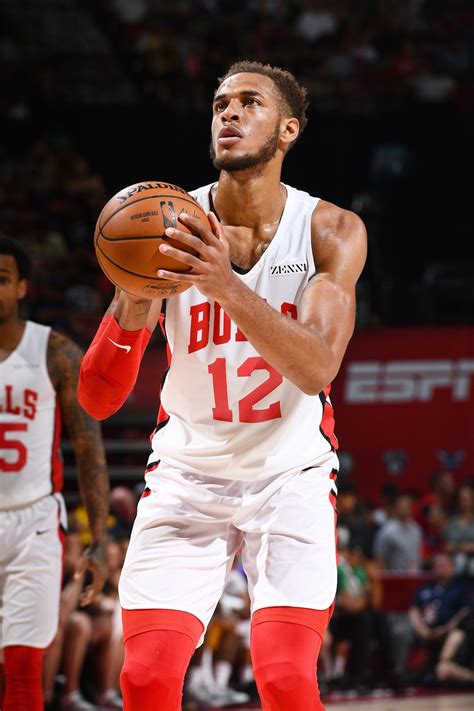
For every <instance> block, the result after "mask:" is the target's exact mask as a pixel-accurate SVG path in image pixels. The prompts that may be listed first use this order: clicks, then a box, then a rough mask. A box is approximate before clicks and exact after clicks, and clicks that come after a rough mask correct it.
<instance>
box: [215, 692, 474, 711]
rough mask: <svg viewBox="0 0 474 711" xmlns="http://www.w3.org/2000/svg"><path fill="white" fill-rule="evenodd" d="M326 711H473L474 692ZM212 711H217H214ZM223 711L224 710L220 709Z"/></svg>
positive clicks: (237, 710)
mask: <svg viewBox="0 0 474 711" xmlns="http://www.w3.org/2000/svg"><path fill="white" fill-rule="evenodd" d="M325 708H326V711H348V710H349V711H350V710H351V709H353V711H361V710H362V709H365V711H474V692H473V693H469V694H441V695H436V696H426V697H423V698H404V699H364V700H362V699H361V700H358V701H350V700H345V701H338V702H326V704H325ZM259 709H260V707H259V706H236V707H233V708H231V709H230V708H229V707H227V709H226V711H259ZM214 711H219V710H218V709H214ZM222 711H224V709H222Z"/></svg>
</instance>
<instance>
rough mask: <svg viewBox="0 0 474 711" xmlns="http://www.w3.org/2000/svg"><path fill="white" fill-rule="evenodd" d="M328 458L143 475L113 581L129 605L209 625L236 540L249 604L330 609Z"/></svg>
mask: <svg viewBox="0 0 474 711" xmlns="http://www.w3.org/2000/svg"><path fill="white" fill-rule="evenodd" d="M334 464H337V459H336V457H335V456H334V458H333V459H332V460H330V461H329V462H327V463H326V464H325V465H324V466H321V467H315V468H311V469H307V470H303V471H300V472H297V473H290V474H281V475H278V476H274V477H271V478H268V479H266V480H260V481H255V482H242V481H229V480H228V479H217V478H215V477H205V476H200V475H196V474H190V473H186V472H184V471H180V470H178V469H175V468H171V467H170V466H168V465H166V464H164V463H160V464H159V466H158V468H157V469H156V470H155V471H153V472H152V473H149V474H147V477H146V478H147V486H148V489H146V490H145V492H144V495H143V496H142V498H141V500H140V502H139V505H138V511H137V518H136V520H135V524H134V527H133V531H132V536H131V540H130V546H129V548H128V552H127V555H126V559H125V563H124V566H123V570H122V575H121V579H120V584H119V594H120V602H121V605H122V607H123V608H124V609H126V610H138V609H141V610H142V609H172V610H182V611H185V612H189V613H191V614H193V615H195V616H196V617H197V618H198V619H199V620H200V621H201V622H202V623H203V625H204V628H206V627H207V625H208V623H209V621H210V619H211V617H212V614H213V612H214V609H215V607H216V605H217V603H218V601H219V598H220V597H221V594H222V591H223V589H224V584H225V581H226V579H227V576H228V575H229V572H230V570H231V567H232V561H233V559H234V556H235V554H236V552H237V551H238V550H239V549H240V548H241V555H242V563H243V566H244V569H245V572H246V575H247V578H248V585H249V594H250V599H251V605H252V607H251V609H252V612H255V611H256V610H258V609H260V608H263V607H273V606H290V607H305V608H310V609H315V610H326V609H327V608H329V607H330V606H331V604H332V603H333V601H334V597H335V594H336V582H337V568H336V539H335V538H336V537H335V511H334V505H335V498H334V494H335V493H336V487H335V471H334V469H333V468H332V467H333V466H334Z"/></svg>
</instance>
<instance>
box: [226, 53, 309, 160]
mask: <svg viewBox="0 0 474 711" xmlns="http://www.w3.org/2000/svg"><path fill="white" fill-rule="evenodd" d="M242 72H245V73H250V74H263V76H265V77H268V78H269V79H271V80H272V82H273V83H274V84H275V86H276V88H277V89H278V91H279V92H280V96H281V99H282V108H283V113H284V114H286V115H288V116H291V117H292V118H296V119H298V121H299V124H300V130H299V133H298V137H297V138H296V139H295V141H293V143H292V144H291V145H292V146H293V145H294V144H295V142H296V141H297V140H298V138H299V137H300V136H301V134H302V133H303V131H304V128H305V126H306V124H307V123H308V118H307V116H306V110H307V108H308V106H309V101H308V92H307V90H306V89H305V88H304V86H301V84H299V83H298V82H297V81H296V79H295V77H294V76H293V74H291V72H288V71H287V70H286V69H280V67H272V66H271V64H262V63H261V62H253V61H248V60H245V61H242V62H235V63H234V64H232V65H231V66H230V67H229V69H228V70H227V72H226V73H225V75H224V76H223V77H219V78H218V80H217V81H218V82H219V85H220V84H222V82H223V81H225V80H226V79H228V78H229V77H232V76H234V74H241V73H242Z"/></svg>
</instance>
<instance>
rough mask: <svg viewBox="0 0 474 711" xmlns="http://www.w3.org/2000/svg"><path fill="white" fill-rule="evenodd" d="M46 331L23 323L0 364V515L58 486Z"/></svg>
mask: <svg viewBox="0 0 474 711" xmlns="http://www.w3.org/2000/svg"><path fill="white" fill-rule="evenodd" d="M50 331H51V329H50V328H49V327H47V326H41V325H40V324H38V323H33V322H32V321H27V322H26V325H25V330H24V333H23V337H22V339H21V341H20V343H19V344H18V346H17V347H16V349H15V350H14V351H13V352H12V353H10V355H9V356H8V357H7V358H6V359H5V360H4V361H2V362H0V510H6V509H10V508H17V507H19V506H25V505H27V504H30V503H32V502H33V501H36V500H37V499H41V498H42V497H43V496H46V495H48V494H51V493H54V492H57V491H60V490H61V487H62V459H61V453H60V450H59V440H60V430H61V423H60V411H59V405H58V402H57V399H56V391H55V390H54V388H53V385H52V383H51V380H50V378H49V374H48V369H47V363H46V352H47V348H48V339H49V334H50Z"/></svg>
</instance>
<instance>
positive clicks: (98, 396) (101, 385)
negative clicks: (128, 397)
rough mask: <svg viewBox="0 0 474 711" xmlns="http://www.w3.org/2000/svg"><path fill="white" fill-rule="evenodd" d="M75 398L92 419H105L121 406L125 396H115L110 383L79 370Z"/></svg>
mask: <svg viewBox="0 0 474 711" xmlns="http://www.w3.org/2000/svg"><path fill="white" fill-rule="evenodd" d="M77 399H78V402H79V404H80V406H81V407H82V409H83V410H85V412H87V414H88V415H90V417H92V418H94V420H106V419H107V418H108V417H111V416H112V415H113V414H115V413H116V412H117V410H119V409H120V408H121V406H122V405H123V403H124V400H125V398H123V397H120V398H117V393H116V392H114V387H113V385H112V383H109V382H107V381H105V379H104V378H101V377H100V376H97V375H95V374H93V373H88V374H87V376H86V375H85V374H84V372H83V371H81V374H80V377H79V384H78V387H77Z"/></svg>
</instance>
